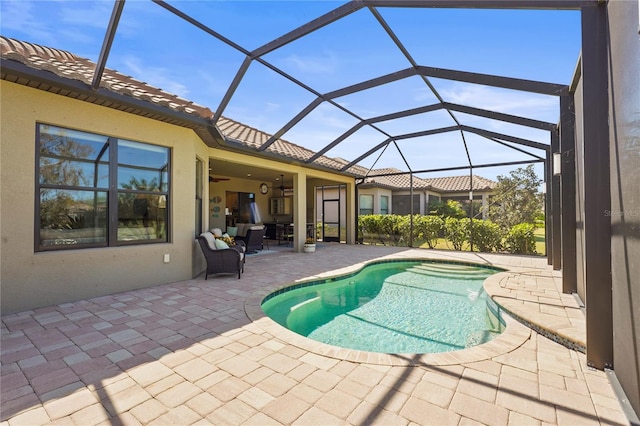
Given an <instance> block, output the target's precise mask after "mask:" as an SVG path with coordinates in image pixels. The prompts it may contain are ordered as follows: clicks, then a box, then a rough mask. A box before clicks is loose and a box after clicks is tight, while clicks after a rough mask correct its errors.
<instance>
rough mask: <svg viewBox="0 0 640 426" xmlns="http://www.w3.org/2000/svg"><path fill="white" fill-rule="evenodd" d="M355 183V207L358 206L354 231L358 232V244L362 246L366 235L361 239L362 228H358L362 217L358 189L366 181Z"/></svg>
mask: <svg viewBox="0 0 640 426" xmlns="http://www.w3.org/2000/svg"><path fill="white" fill-rule="evenodd" d="M354 182H355V189H356V190H355V194H356V195H355V197H356V199H355V206H356V212H355V213H356V214H355V215H354V218H355V224H354V227H353V229H355V231H356V244H362V243H363V238H364V235H363V236H362V237H360V228H359V227H358V218H359V217H360V196H359V195H358V187H359V186H360V185H362V184H363V183H364V179H360V182H358V179H357V178H356V179H354Z"/></svg>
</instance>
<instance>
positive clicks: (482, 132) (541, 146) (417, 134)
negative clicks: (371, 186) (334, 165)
mask: <svg viewBox="0 0 640 426" xmlns="http://www.w3.org/2000/svg"><path fill="white" fill-rule="evenodd" d="M459 130H465V131H467V132H470V133H475V134H477V135H480V136H485V137H489V138H496V139H502V140H505V141H507V142H512V143H515V144H519V145H524V146H528V147H529V148H537V149H542V150H547V149H549V145H545V144H543V143H540V142H535V141H530V140H528V139H523V138H518V137H515V136H510V135H505V134H502V133H497V132H491V131H489V130H484V129H478V128H476V127H470V126H449V127H441V128H438V129H430V130H423V131H420V132H412V133H406V134H404V135H396V136H393V137H391V138H388V139H386V140H384V141H383V142H381V143H379V144H378V145H376V146H374V147H373V148H371V149H370V150H369V151H367V152H365V153H364V154H362V155H361V156H360V157H358V158H356V159H355V160H353V161H352V162H350V163H349V164H347V165H346V166H344V167H343V168H342V169H340V171H346V170H348V169H349V168H351V167H353V166H355V165H356V164H357V163H359V162H360V161H362V160H364V159H365V158H367V157H368V156H370V155H371V154H373V153H375V152H376V151H378V150H379V149H380V148H382V147H383V146H385V145H387V144H388V143H390V142H391V141H395V140H401V139H411V138H418V137H422V136H431V135H437V134H440V133H448V132H455V131H459ZM474 167H475V166H474Z"/></svg>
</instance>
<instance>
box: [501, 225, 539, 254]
mask: <svg viewBox="0 0 640 426" xmlns="http://www.w3.org/2000/svg"><path fill="white" fill-rule="evenodd" d="M534 229H535V227H534V226H533V225H532V224H531V223H520V224H518V225H514V226H513V227H511V229H510V230H509V233H508V234H507V238H506V239H505V245H506V248H507V250H508V251H509V253H516V254H536V238H535V234H534V232H533V231H534Z"/></svg>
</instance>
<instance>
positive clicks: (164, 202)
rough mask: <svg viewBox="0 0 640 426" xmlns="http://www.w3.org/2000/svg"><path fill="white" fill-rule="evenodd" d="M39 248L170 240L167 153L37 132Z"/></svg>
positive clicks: (53, 130) (46, 128) (41, 128)
mask: <svg viewBox="0 0 640 426" xmlns="http://www.w3.org/2000/svg"><path fill="white" fill-rule="evenodd" d="M36 152H37V159H36V161H37V170H38V181H37V183H36V185H37V188H36V193H37V194H39V196H38V197H36V217H35V219H36V250H51V249H63V248H81V247H107V246H117V245H125V244H141V243H151V242H167V241H168V229H167V226H168V223H169V217H168V209H167V206H168V198H169V176H170V173H169V159H170V150H169V148H164V147H159V146H155V145H149V144H145V143H140V142H132V141H128V140H123V139H116V138H112V137H108V136H102V135H96V134H91V133H86V132H80V131H76V130H70V129H64V128H61V127H55V126H50V125H46V124H40V125H38V129H37V151H36Z"/></svg>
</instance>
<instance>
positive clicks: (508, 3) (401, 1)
mask: <svg viewBox="0 0 640 426" xmlns="http://www.w3.org/2000/svg"><path fill="white" fill-rule="evenodd" d="M358 1H361V2H363V3H364V4H365V5H366V6H372V7H394V8H411V7H420V8H440V9H532V10H536V9H538V10H579V9H580V8H581V7H583V6H590V5H593V4H595V3H597V2H598V0H517V1H514V0H358Z"/></svg>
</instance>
